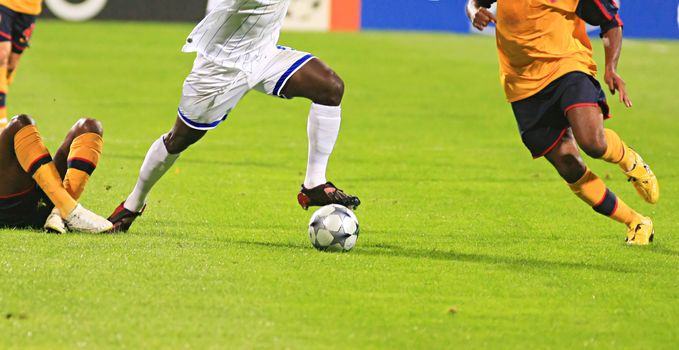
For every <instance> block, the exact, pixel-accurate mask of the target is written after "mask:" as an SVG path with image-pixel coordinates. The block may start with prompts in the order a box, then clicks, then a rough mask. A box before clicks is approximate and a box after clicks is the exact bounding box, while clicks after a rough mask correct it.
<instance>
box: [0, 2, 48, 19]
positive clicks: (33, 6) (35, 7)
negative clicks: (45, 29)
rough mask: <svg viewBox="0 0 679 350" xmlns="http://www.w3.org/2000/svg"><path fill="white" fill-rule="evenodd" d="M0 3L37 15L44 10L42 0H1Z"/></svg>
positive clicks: (14, 9) (13, 9)
mask: <svg viewBox="0 0 679 350" xmlns="http://www.w3.org/2000/svg"><path fill="white" fill-rule="evenodd" d="M0 5H2V6H5V7H7V8H8V9H10V10H12V11H15V12H20V13H25V14H27V15H34V16H37V15H39V14H40V12H42V0H0Z"/></svg>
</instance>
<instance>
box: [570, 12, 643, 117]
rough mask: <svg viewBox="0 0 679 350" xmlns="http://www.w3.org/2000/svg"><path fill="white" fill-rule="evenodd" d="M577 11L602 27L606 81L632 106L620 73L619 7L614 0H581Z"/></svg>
mask: <svg viewBox="0 0 679 350" xmlns="http://www.w3.org/2000/svg"><path fill="white" fill-rule="evenodd" d="M576 13H577V15H578V16H579V17H580V18H582V19H583V20H584V21H585V22H587V23H589V24H591V25H595V26H599V27H600V28H601V38H603V43H604V50H605V51H606V69H605V73H604V81H605V82H606V85H608V88H609V90H610V91H611V93H612V94H614V95H615V92H616V91H618V92H619V96H620V102H622V103H624V104H625V106H627V107H632V101H631V100H630V98H629V96H628V95H627V89H626V87H625V81H624V80H623V79H622V78H621V77H620V75H619V74H618V61H619V60H620V52H621V51H622V21H621V20H620V16H619V15H618V7H617V6H616V5H615V2H614V1H612V0H581V1H580V2H579V3H578V8H577V10H576Z"/></svg>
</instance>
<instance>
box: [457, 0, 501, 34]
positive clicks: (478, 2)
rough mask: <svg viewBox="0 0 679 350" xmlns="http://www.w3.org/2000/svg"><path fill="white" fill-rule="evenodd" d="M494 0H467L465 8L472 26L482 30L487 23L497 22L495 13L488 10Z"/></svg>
mask: <svg viewBox="0 0 679 350" xmlns="http://www.w3.org/2000/svg"><path fill="white" fill-rule="evenodd" d="M495 1H496V0H469V1H468V2H467V6H466V7H465V10H466V12H467V17H468V18H469V20H470V21H471V22H472V25H474V28H476V29H478V30H483V29H484V28H486V27H487V26H488V24H490V23H491V22H492V23H497V19H495V15H494V14H493V13H492V12H491V11H490V10H489V8H490V5H492V4H493V3H494V2H495Z"/></svg>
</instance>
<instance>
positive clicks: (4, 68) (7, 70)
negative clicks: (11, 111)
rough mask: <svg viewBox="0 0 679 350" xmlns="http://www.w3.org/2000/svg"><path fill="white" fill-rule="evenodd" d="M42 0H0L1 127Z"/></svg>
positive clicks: (1, 126)
mask: <svg viewBox="0 0 679 350" xmlns="http://www.w3.org/2000/svg"><path fill="white" fill-rule="evenodd" d="M41 11H42V0H0V128H4V127H5V126H6V125H7V108H6V103H7V93H8V90H9V84H11V83H12V80H13V79H14V73H15V72H16V69H17V66H18V65H19V59H20V58H21V54H22V53H23V52H24V50H26V48H28V41H29V40H30V39H31V34H32V33H33V28H34V27H35V19H36V17H37V16H38V15H39V14H40V12H41Z"/></svg>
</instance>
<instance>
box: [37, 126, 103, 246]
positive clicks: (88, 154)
mask: <svg viewBox="0 0 679 350" xmlns="http://www.w3.org/2000/svg"><path fill="white" fill-rule="evenodd" d="M103 136H104V128H103V126H102V125H101V123H100V122H99V121H98V120H96V119H92V118H82V119H80V120H78V121H77V122H76V123H75V124H74V125H73V127H71V129H70V130H69V131H68V134H66V138H65V139H64V142H63V143H62V144H61V146H60V147H59V149H58V150H57V152H56V153H55V154H54V164H55V165H56V167H57V171H58V172H59V175H60V176H61V178H62V179H64V182H63V184H64V188H65V189H66V191H67V192H68V193H69V194H70V195H71V197H73V199H75V200H79V199H80V196H81V195H82V193H83V191H84V190H85V186H86V185H87V182H88V181H89V178H90V175H92V172H94V170H95V169H96V167H97V164H98V162H99V158H100V156H101V151H102V147H103V139H102V137H103ZM44 228H45V230H47V231H49V232H55V233H64V232H66V225H65V223H64V221H63V220H62V218H61V213H60V211H59V209H58V208H56V207H55V208H54V209H53V210H52V212H51V213H50V215H49V216H48V217H47V220H46V221H45V225H44Z"/></svg>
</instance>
